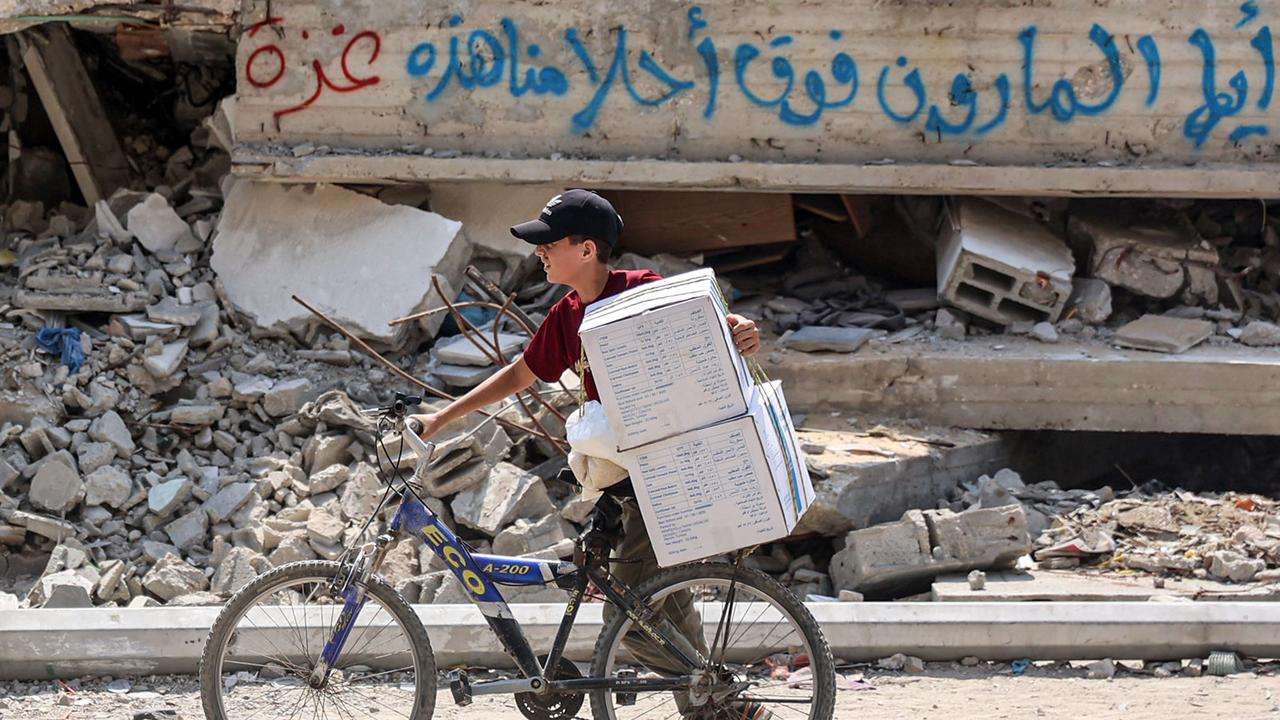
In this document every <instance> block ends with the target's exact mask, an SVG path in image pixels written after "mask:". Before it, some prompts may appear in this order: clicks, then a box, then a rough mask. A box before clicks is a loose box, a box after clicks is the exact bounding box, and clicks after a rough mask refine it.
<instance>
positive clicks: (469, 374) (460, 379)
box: [431, 364, 498, 388]
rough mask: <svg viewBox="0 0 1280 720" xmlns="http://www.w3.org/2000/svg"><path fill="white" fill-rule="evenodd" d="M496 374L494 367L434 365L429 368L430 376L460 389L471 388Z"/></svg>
mask: <svg viewBox="0 0 1280 720" xmlns="http://www.w3.org/2000/svg"><path fill="white" fill-rule="evenodd" d="M496 372H498V368H497V367H496V366H493V365H490V366H489V367H476V366H474V365H444V364H441V365H436V366H434V367H432V368H431V375H432V376H434V377H435V378H436V379H438V380H439V381H440V382H442V383H445V384H446V385H452V386H454V387H460V388H472V387H475V386H476V385H479V384H480V383H482V382H484V381H485V380H487V379H488V378H489V376H490V375H493V374H494V373H496Z"/></svg>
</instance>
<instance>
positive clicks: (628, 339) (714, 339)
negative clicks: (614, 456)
mask: <svg viewBox="0 0 1280 720" xmlns="http://www.w3.org/2000/svg"><path fill="white" fill-rule="evenodd" d="M727 314H728V313H727V311H726V310H725V307H724V301H723V299H722V298H721V296H720V290H719V288H718V286H717V285H716V281H715V273H714V272H713V271H711V270H695V271H693V272H689V273H684V274H681V275H675V276H672V277H669V278H664V279H663V280H659V281H658V282H654V283H649V284H647V285H641V286H639V287H636V288H632V289H631V290H628V291H626V292H623V293H619V294H617V295H615V296H613V297H610V298H606V299H605V300H602V301H600V302H598V303H594V304H592V305H591V306H589V307H588V308H587V311H586V315H585V317H584V318H583V321H582V326H581V327H580V329H579V330H578V335H579V337H581V338H582V347H583V349H584V351H585V352H586V355H587V362H588V363H589V364H590V366H591V374H592V375H593V376H594V378H595V382H596V389H597V390H599V391H600V402H601V403H602V404H603V405H604V409H605V414H606V415H607V416H608V418H609V429H610V430H612V431H613V434H614V437H616V438H617V441H618V449H619V450H622V451H625V450H629V449H631V448H636V447H639V446H641V445H645V444H647V443H651V442H656V441H658V440H662V439H664V438H669V437H672V436H675V435H678V434H679V433H682V432H685V431H688V430H694V429H696V428H701V427H707V426H708V425H713V424H715V423H718V422H720V421H722V420H728V419H729V418H733V417H737V416H739V415H743V414H745V413H746V412H747V400H748V399H749V398H750V397H751V388H752V387H753V384H752V380H751V374H750V372H749V371H748V370H747V365H746V362H745V361H744V360H743V359H742V355H741V354H739V353H738V350H737V348H735V347H734V345H733V335H732V334H731V333H730V332H729V327H728V321H727V320H726V315H727Z"/></svg>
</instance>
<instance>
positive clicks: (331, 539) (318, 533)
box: [307, 510, 347, 552]
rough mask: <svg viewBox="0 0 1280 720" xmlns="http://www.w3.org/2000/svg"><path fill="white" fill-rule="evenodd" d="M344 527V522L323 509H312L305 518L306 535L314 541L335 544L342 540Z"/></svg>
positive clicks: (345, 526) (345, 527)
mask: <svg viewBox="0 0 1280 720" xmlns="http://www.w3.org/2000/svg"><path fill="white" fill-rule="evenodd" d="M346 529H347V525H346V523H344V522H342V520H340V519H339V518H338V517H336V516H335V515H333V514H332V513H329V512H326V511H324V510H313V511H312V512H311V517H309V518H307V536H308V537H309V538H311V540H312V541H313V542H314V543H320V544H322V545H337V544H338V543H340V542H342V533H343V531H345V530H346ZM317 552H319V548H317Z"/></svg>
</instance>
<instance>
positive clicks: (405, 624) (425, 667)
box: [199, 560, 437, 720]
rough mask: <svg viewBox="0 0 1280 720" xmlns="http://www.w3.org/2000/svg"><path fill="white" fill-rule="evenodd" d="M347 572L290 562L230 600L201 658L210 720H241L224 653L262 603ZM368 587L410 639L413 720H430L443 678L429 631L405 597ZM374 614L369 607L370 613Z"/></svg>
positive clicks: (331, 565) (374, 583)
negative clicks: (227, 690)
mask: <svg viewBox="0 0 1280 720" xmlns="http://www.w3.org/2000/svg"><path fill="white" fill-rule="evenodd" d="M342 570H343V568H342V566H340V565H339V564H338V563H336V562H330V561H325V560H307V561H300V562H294V563H289V564H287V565H282V566H280V567H278V568H275V569H273V570H271V571H269V572H266V573H263V574H262V575H260V576H258V577H257V578H256V579H254V580H253V581H252V582H250V583H249V584H247V585H245V586H244V587H243V588H241V589H240V590H239V591H238V592H236V593H235V595H233V596H232V597H231V599H230V600H228V601H227V603H226V605H224V606H223V609H222V612H220V613H219V614H218V617H217V619H216V620H215V621H214V623H213V627H212V628H211V629H210V630H209V634H208V636H207V637H206V638H205V643H204V649H203V651H202V652H201V655H200V666H199V678H200V700H201V704H202V706H203V708H204V714H205V718H206V720H235V718H229V717H228V716H227V715H226V713H225V711H224V708H223V703H222V695H221V688H222V684H223V678H222V675H223V672H222V670H223V668H222V664H223V663H222V652H223V649H224V648H225V646H226V643H227V640H228V639H229V637H230V635H231V634H232V633H233V631H234V630H235V629H236V628H237V623H238V622H239V620H240V619H241V618H242V617H243V616H244V615H245V613H246V612H248V611H249V610H250V609H251V608H253V607H254V606H255V604H256V601H258V600H261V599H263V598H265V597H268V596H269V595H270V593H271V592H272V590H273V589H276V590H279V589H283V588H285V587H287V586H288V585H289V584H290V583H296V582H300V581H306V580H310V579H314V580H323V581H328V580H330V579H332V578H334V577H336V576H337V575H338V573H339V572H341V571H342ZM363 587H364V589H365V590H366V591H367V593H368V594H369V595H371V596H372V597H374V598H376V599H377V600H378V602H380V603H381V604H382V606H383V608H385V609H386V610H387V611H389V612H390V613H391V615H392V617H393V618H394V619H395V620H396V622H398V623H399V625H400V627H401V628H403V630H404V632H405V634H406V636H407V637H408V641H409V645H410V652H412V654H413V659H414V663H415V668H417V670H416V672H415V678H414V680H415V688H414V694H415V700H414V702H413V705H414V707H413V710H412V713H411V714H410V715H409V720H430V719H431V716H432V714H433V713H434V712H435V700H436V690H437V687H436V686H437V678H436V664H435V654H434V653H433V651H432V649H431V640H430V638H429V637H428V636H427V630H426V628H425V627H423V625H422V622H421V621H420V620H419V619H418V615H417V613H415V612H414V611H413V608H411V607H410V606H409V604H408V602H406V601H405V599H404V598H403V597H402V596H401V595H400V593H398V592H396V591H395V589H394V588H392V587H391V586H390V585H388V584H387V583H386V582H385V581H384V580H382V579H381V578H379V577H372V578H370V579H369V580H368V581H367V582H365V583H363ZM368 609H369V608H368V605H366V608H365V611H364V612H367V611H368ZM317 655H318V653H317Z"/></svg>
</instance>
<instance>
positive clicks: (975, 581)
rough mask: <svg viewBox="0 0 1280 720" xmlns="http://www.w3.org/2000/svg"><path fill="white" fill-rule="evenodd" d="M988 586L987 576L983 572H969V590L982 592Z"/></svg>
mask: <svg viewBox="0 0 1280 720" xmlns="http://www.w3.org/2000/svg"><path fill="white" fill-rule="evenodd" d="M986 586H987V574H986V573H984V572H982V571H981V570H971V571H969V589H970V590H981V589H983V588H985V587H986Z"/></svg>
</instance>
